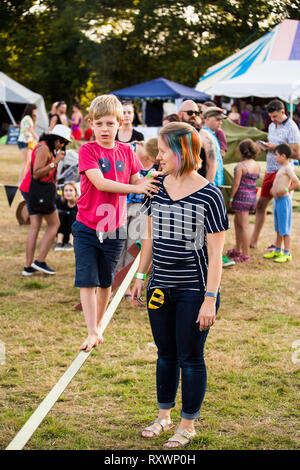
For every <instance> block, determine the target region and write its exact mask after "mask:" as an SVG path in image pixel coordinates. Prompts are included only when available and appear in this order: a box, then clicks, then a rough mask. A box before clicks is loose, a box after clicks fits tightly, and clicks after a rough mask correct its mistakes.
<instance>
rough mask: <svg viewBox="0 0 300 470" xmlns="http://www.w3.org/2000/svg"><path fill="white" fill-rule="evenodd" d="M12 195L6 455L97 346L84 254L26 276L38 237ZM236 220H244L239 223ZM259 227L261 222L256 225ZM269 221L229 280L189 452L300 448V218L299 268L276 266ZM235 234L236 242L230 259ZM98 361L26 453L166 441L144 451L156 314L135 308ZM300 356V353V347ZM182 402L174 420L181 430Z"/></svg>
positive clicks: (55, 256) (1, 271)
mask: <svg viewBox="0 0 300 470" xmlns="http://www.w3.org/2000/svg"><path fill="white" fill-rule="evenodd" d="M19 166H20V157H19V153H18V151H17V150H16V148H15V147H8V146H3V147H0V183H6V184H16V182H17V178H18V176H17V175H18V171H19ZM20 200H21V196H20V194H19V193H18V194H17V195H16V198H15V200H14V202H13V205H12V207H11V208H9V206H8V203H7V199H6V195H5V192H4V189H3V188H1V187H0V210H1V214H2V220H1V231H0V339H1V341H3V342H4V343H5V346H6V363H5V364H3V365H0V383H1V388H0V448H2V449H4V448H5V447H6V446H7V445H8V444H9V442H10V441H11V439H12V438H13V437H14V436H15V434H16V433H17V431H18V430H19V429H20V428H21V427H22V425H23V424H24V423H25V421H26V420H27V419H28V418H29V416H30V415H31V413H32V412H33V411H34V410H35V409H36V407H37V406H38V405H39V404H40V402H41V401H42V400H43V398H44V397H45V396H46V395H47V393H48V392H49V391H50V390H51V388H52V387H53V386H54V384H55V383H56V382H57V380H58V379H59V378H60V377H61V376H62V374H63V373H64V372H65V370H66V369H67V367H68V366H69V365H70V364H71V362H72V361H73V359H74V358H75V357H76V356H77V353H78V346H79V345H80V344H81V342H82V341H83V339H84V338H85V336H86V330H85V323H84V319H83V315H82V313H81V312H78V311H76V310H75V309H74V307H75V305H76V304H77V303H78V301H79V292H78V289H76V288H74V287H73V281H74V254H73V253H72V252H58V253H57V252H56V253H55V252H54V251H53V250H52V251H51V253H50V254H49V256H48V261H49V264H50V266H53V267H54V268H55V269H56V270H57V274H56V276H54V277H53V278H50V279H49V277H46V276H44V275H34V277H31V278H29V279H24V278H22V276H21V271H22V268H23V266H24V246H25V240H26V235H27V230H28V227H26V226H25V227H24V226H19V225H18V223H17V220H16V218H15V211H16V207H17V205H18V203H19V201H20ZM230 218H231V220H232V216H230ZM251 221H252V222H253V217H252V219H251ZM273 238H274V234H273V220H272V215H268V216H267V221H266V225H265V227H264V229H263V233H262V237H261V240H260V247H259V248H258V249H255V250H253V253H251V255H252V256H251V263H250V264H246V265H235V266H234V267H232V268H228V269H225V270H224V272H223V279H222V303H221V308H220V310H219V315H218V319H217V322H216V325H215V326H214V327H213V328H212V330H211V331H210V334H209V336H208V340H207V346H206V362H207V368H208V388H207V394H206V396H205V400H204V403H203V407H202V413H201V418H200V419H199V420H198V422H197V425H196V429H197V431H198V435H197V438H196V439H195V440H194V441H193V442H192V444H191V445H190V447H189V449H195V450H204V449H210V450H220V449H223V450H225V449H233V450H237V449H242V450H246V449H247V450H253V449H258V450H261V449H278V450H279V449H289V450H292V449H297V448H298V449H299V437H300V436H299V414H300V413H299V375H300V364H299V362H300V352H299V353H298V352H297V350H296V349H293V345H295V342H296V341H297V340H300V320H299V311H300V291H299V268H300V246H299V238H300V213H299V212H295V214H294V218H293V238H292V254H293V260H292V262H290V263H289V264H284V265H277V264H276V263H273V262H272V261H269V260H264V259H263V257H262V255H263V253H264V247H265V246H266V245H267V244H269V243H270V242H272V241H273ZM233 240H234V231H233V230H232V229H231V230H229V231H228V234H227V238H226V248H228V247H231V246H232V244H233ZM105 333H106V334H105V344H104V345H103V346H101V347H98V348H97V349H96V350H95V351H93V353H92V354H91V356H90V358H89V359H88V360H87V362H86V363H85V364H84V366H83V367H82V369H81V370H80V371H79V373H78V374H77V375H76V377H75V378H74V380H73V381H72V382H71V384H70V385H69V386H68V388H67V389H66V391H65V392H64V393H63V395H62V396H61V398H60V399H59V400H58V402H57V403H56V405H55V406H54V407H53V409H52V410H51V412H50V413H49V414H48V416H47V417H46V418H45V420H44V421H43V423H42V424H41V426H40V427H39V428H38V430H37V431H36V432H35V433H34V435H33V437H32V438H31V439H30V441H29V442H28V444H27V445H26V447H25V449H45V450H50V449H56V450H57V449H78V450H79V449H106V450H116V449H126V450H130V449H152V450H157V449H158V450H159V449H161V448H162V445H163V443H164V442H165V440H166V437H169V436H170V434H171V433H167V434H166V435H162V436H159V437H158V438H157V439H154V440H142V439H141V438H140V431H141V429H142V427H143V426H145V425H148V424H149V422H150V421H151V420H152V419H153V418H154V415H155V413H156V392H155V362H156V348H155V346H154V345H153V339H152V336H151V332H150V328H149V324H148V319H147V313H146V308H145V307H143V308H140V309H137V308H132V306H131V304H130V303H129V302H128V301H126V300H123V301H122V302H121V304H120V306H119V308H118V310H117V312H116V313H115V315H114V317H113V318H112V320H111V323H110V324H109V326H108V327H107V329H106V332H105ZM298 349H300V346H298ZM179 412H180V393H179V394H178V402H177V404H176V408H175V410H174V413H173V418H174V421H175V423H178V422H179V419H180V418H179Z"/></svg>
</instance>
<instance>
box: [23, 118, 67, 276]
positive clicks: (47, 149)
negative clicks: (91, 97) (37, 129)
mask: <svg viewBox="0 0 300 470" xmlns="http://www.w3.org/2000/svg"><path fill="white" fill-rule="evenodd" d="M70 141H71V129H69V128H68V127H66V126H63V125H62V124H58V125H56V126H55V127H54V128H53V130H52V131H51V132H50V133H49V134H43V135H42V136H41V137H40V142H39V144H38V145H37V146H36V147H35V148H34V150H33V152H32V155H31V165H30V168H29V170H28V172H27V173H26V175H25V177H24V179H23V181H22V183H21V185H20V188H19V189H20V191H21V194H22V196H23V197H24V199H25V201H26V206H27V210H28V213H29V217H30V228H29V232H28V236H27V242H26V265H25V267H24V269H23V271H22V275H23V276H31V275H32V274H34V273H36V272H38V271H39V272H42V273H44V274H50V275H53V274H55V271H54V270H53V269H52V268H50V266H48V265H47V264H46V257H47V255H48V252H49V250H50V248H51V245H52V243H53V241H54V239H55V236H56V234H57V230H58V228H59V225H60V221H59V217H58V212H57V209H56V206H55V204H53V211H52V212H50V213H44V212H43V211H42V209H43V207H41V208H40V211H37V210H33V209H32V207H31V206H30V194H31V192H32V188H33V186H32V185H31V179H32V178H33V179H34V180H39V181H40V182H45V183H52V184H53V185H56V170H57V165H58V163H59V162H60V161H61V160H62V159H63V158H64V156H65V146H66V144H67V143H69V142H70ZM43 219H44V220H45V221H46V224H47V228H46V231H45V233H44V235H43V238H42V240H41V243H40V249H39V254H38V257H37V259H36V260H35V261H33V259H34V253H35V248H36V242H37V238H38V234H39V231H40V229H41V226H42V221H43Z"/></svg>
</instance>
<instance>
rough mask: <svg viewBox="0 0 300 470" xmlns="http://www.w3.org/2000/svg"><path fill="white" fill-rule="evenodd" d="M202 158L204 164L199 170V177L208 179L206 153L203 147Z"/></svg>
mask: <svg viewBox="0 0 300 470" xmlns="http://www.w3.org/2000/svg"><path fill="white" fill-rule="evenodd" d="M200 158H201V160H202V164H201V168H199V170H198V173H199V175H201V176H203V177H204V178H206V171H207V165H206V153H205V150H204V148H203V147H201V152H200Z"/></svg>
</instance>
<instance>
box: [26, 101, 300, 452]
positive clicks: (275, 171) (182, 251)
mask: <svg viewBox="0 0 300 470" xmlns="http://www.w3.org/2000/svg"><path fill="white" fill-rule="evenodd" d="M25 111H26V113H27V114H25V115H24V118H23V119H22V122H21V134H20V139H19V147H20V150H21V151H22V155H24V157H23V166H22V175H21V181H20V190H21V192H22V195H23V197H24V200H25V201H26V205H27V208H28V212H29V216H30V228H29V232H28V238H27V244H26V266H25V267H24V270H23V272H22V274H23V275H24V276H30V275H32V274H34V273H36V272H37V271H39V272H43V273H45V274H48V275H53V274H55V271H54V270H53V269H52V268H50V267H49V266H48V265H47V263H46V257H47V254H48V253H49V250H50V249H51V247H52V246H53V243H54V241H55V240H56V244H55V248H54V249H55V251H61V250H66V251H71V250H74V253H75V262H76V272H75V286H77V287H79V289H80V300H81V305H82V310H83V313H84V317H85V321H86V326H87V332H88V335H87V338H86V340H85V341H84V342H83V344H82V345H81V346H80V349H81V350H85V351H86V352H89V351H91V349H92V348H93V347H95V346H97V345H98V344H100V343H103V342H104V338H103V331H102V324H101V322H102V318H103V315H104V313H105V311H106V308H107V306H108V303H109V300H110V298H111V295H112V285H113V282H114V277H115V273H116V272H117V271H121V270H122V269H124V267H126V266H127V265H128V264H129V263H130V262H131V261H132V256H131V255H130V254H129V252H128V251H129V249H130V247H131V246H132V245H134V244H135V243H136V242H139V243H140V244H141V245H142V249H141V256H140V262H139V266H138V270H137V273H136V274H135V282H134V284H133V286H132V288H131V289H130V288H128V290H127V291H126V293H125V297H126V298H128V299H129V300H130V301H131V302H132V303H133V305H134V306H141V305H143V304H144V302H145V303H146V305H147V309H148V314H149V321H150V325H151V329H152V334H153V337H154V340H155V344H156V346H157V351H158V352H157V353H158V359H157V366H156V387H157V405H158V412H157V417H156V418H155V419H154V421H153V422H152V423H151V424H150V425H149V426H147V427H145V429H143V431H142V434H141V435H142V437H143V438H145V439H153V438H156V436H158V435H159V434H161V433H162V432H164V431H167V430H169V429H170V428H171V427H172V426H173V422H172V419H171V411H172V408H174V406H175V400H176V396H177V389H178V386H179V378H180V374H181V389H182V410H181V422H180V426H179V428H178V429H177V430H176V431H175V432H174V435H173V437H171V438H170V439H169V440H168V441H167V442H166V443H165V445H164V447H165V448H166V449H171V448H172V449H174V448H182V447H184V446H186V445H188V444H189V442H190V441H191V440H192V439H193V438H194V437H195V435H196V431H195V427H194V422H195V419H196V418H198V417H199V415H200V409H201V405H202V402H203V399H204V395H205V391H206V383H207V376H206V366H205V360H204V347H205V342H206V338H207V335H208V333H209V331H210V328H211V327H212V326H213V325H214V323H215V320H216V315H217V313H218V309H219V305H220V283H221V275H222V267H228V266H234V264H235V263H249V262H250V259H251V258H250V251H251V247H252V248H255V247H257V244H258V239H259V236H260V233H261V230H262V228H263V225H264V222H265V218H266V212H267V208H268V205H269V203H270V201H271V200H272V199H273V204H274V205H273V213H274V241H272V243H271V244H270V246H269V247H268V251H267V252H266V253H265V254H264V255H263V256H264V258H266V259H269V260H271V261H274V262H276V263H286V262H289V261H291V259H292V254H291V249H290V246H291V225H292V195H293V191H294V190H295V189H297V188H299V187H300V181H299V179H298V178H297V176H296V174H295V171H294V168H293V165H294V161H298V160H299V159H300V132H299V128H298V126H297V124H296V123H295V122H294V121H293V120H292V119H291V118H289V117H288V116H287V114H286V111H285V107H284V104H283V103H282V102H281V101H280V100H278V99H274V100H272V101H270V102H269V103H268V104H267V106H266V109H265V112H264V113H262V111H261V109H259V108H258V107H257V106H255V107H252V105H250V104H248V105H246V106H245V108H244V110H243V112H241V113H240V112H239V110H238V108H237V106H236V105H233V106H232V108H231V110H230V112H228V113H227V114H226V113H225V112H224V110H223V109H222V108H221V107H218V106H216V103H214V102H212V101H211V102H205V103H201V104H200V103H196V102H194V101H192V100H189V99H187V100H184V101H183V102H182V103H181V105H180V108H179V110H178V113H173V114H171V115H168V116H163V122H162V127H161V129H160V130H159V134H158V137H155V138H151V139H148V140H147V141H146V142H145V139H144V135H143V134H142V132H138V131H137V130H136V129H134V119H135V115H136V113H135V109H134V105H133V103H130V102H125V103H121V102H120V101H119V100H118V99H117V98H116V97H115V96H114V95H102V96H98V97H96V98H95V99H94V100H93V101H92V103H91V105H90V107H89V112H88V117H85V118H83V115H82V112H81V109H80V105H79V104H78V103H76V104H74V106H73V110H72V116H71V118H70V119H68V117H67V107H66V104H65V103H64V102H63V101H59V102H56V103H54V104H53V106H52V109H51V111H50V113H49V131H48V133H45V134H43V135H42V136H41V137H40V138H39V139H38V138H37V136H36V134H35V130H34V121H35V119H36V108H34V107H33V108H30V109H29V108H28V109H27V110H25ZM224 119H229V120H231V121H232V123H234V124H238V125H241V126H255V127H256V128H258V129H266V128H267V131H268V139H267V141H264V142H262V141H258V142H255V141H253V140H252V139H250V138H247V139H244V140H243V141H242V142H240V144H239V146H238V154H239V162H238V163H237V164H236V166H235V169H234V177H233V182H232V185H231V188H230V197H229V205H228V206H227V207H229V208H230V209H231V211H232V212H233V213H234V218H233V221H234V230H235V240H236V243H235V246H234V247H232V248H231V249H230V250H228V251H227V252H226V253H224V241H225V233H226V231H227V230H228V229H229V220H228V214H227V210H226V205H225V201H224V197H223V194H222V191H223V189H224V187H225V186H226V184H225V174H224V163H223V161H224V157H225V155H226V151H227V141H226V135H225V132H224V131H223V129H222V124H223V121H224ZM84 120H87V123H88V126H87V128H86V130H85V133H82V124H83V122H84ZM268 123H269V124H268ZM87 131H88V132H87ZM72 138H73V139H75V140H78V141H80V140H81V141H82V145H81V146H80V147H79V154H78V155H79V160H78V171H79V174H80V175H81V178H80V195H78V190H77V187H76V185H74V184H73V182H71V181H67V182H65V184H64V185H63V188H62V194H61V195H60V196H57V191H56V180H57V166H58V164H59V162H60V161H62V160H63V159H64V157H65V153H66V146H67V145H68V144H69V143H70V142H71V140H72ZM32 140H33V141H36V143H35V145H34V148H33V150H32V152H29V148H30V146H29V142H30V141H32ZM84 140H85V141H86V143H84V142H83V141H84ZM25 150H26V152H25ZM261 150H265V151H266V154H267V165H266V171H265V174H264V177H263V183H262V187H261V191H260V195H259V198H258V201H257V190H258V188H257V181H258V178H259V176H260V166H259V164H258V163H257V160H256V159H257V157H258V155H259V153H260V152H261ZM25 153H26V155H25ZM30 153H31V155H30V157H28V154H30ZM253 213H255V224H254V230H253V233H252V234H250V229H249V214H253ZM43 219H44V220H45V221H46V224H47V227H46V231H45V233H44V235H43V238H42V241H41V244H40V248H39V253H38V255H37V258H36V259H35V249H36V240H37V236H38V234H39V231H40V229H41V225H42V220H43ZM266 262H267V261H266ZM148 273H150V275H149V277H148V276H147V275H148ZM146 278H147V279H148V284H147V288H146V289H145V280H146ZM145 292H146V298H145V299H143V294H144V293H145Z"/></svg>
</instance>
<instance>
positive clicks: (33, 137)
mask: <svg viewBox="0 0 300 470" xmlns="http://www.w3.org/2000/svg"><path fill="white" fill-rule="evenodd" d="M36 118H37V108H36V105H35V104H27V105H26V106H25V109H24V112H23V115H22V120H21V124H20V134H19V138H18V147H19V149H20V150H21V154H22V164H21V169H20V179H19V183H20V182H21V181H22V179H23V178H24V176H25V175H26V173H27V171H28V168H29V165H30V146H31V144H30V142H38V140H39V138H38V135H37V134H36V132H35V122H36Z"/></svg>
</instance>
